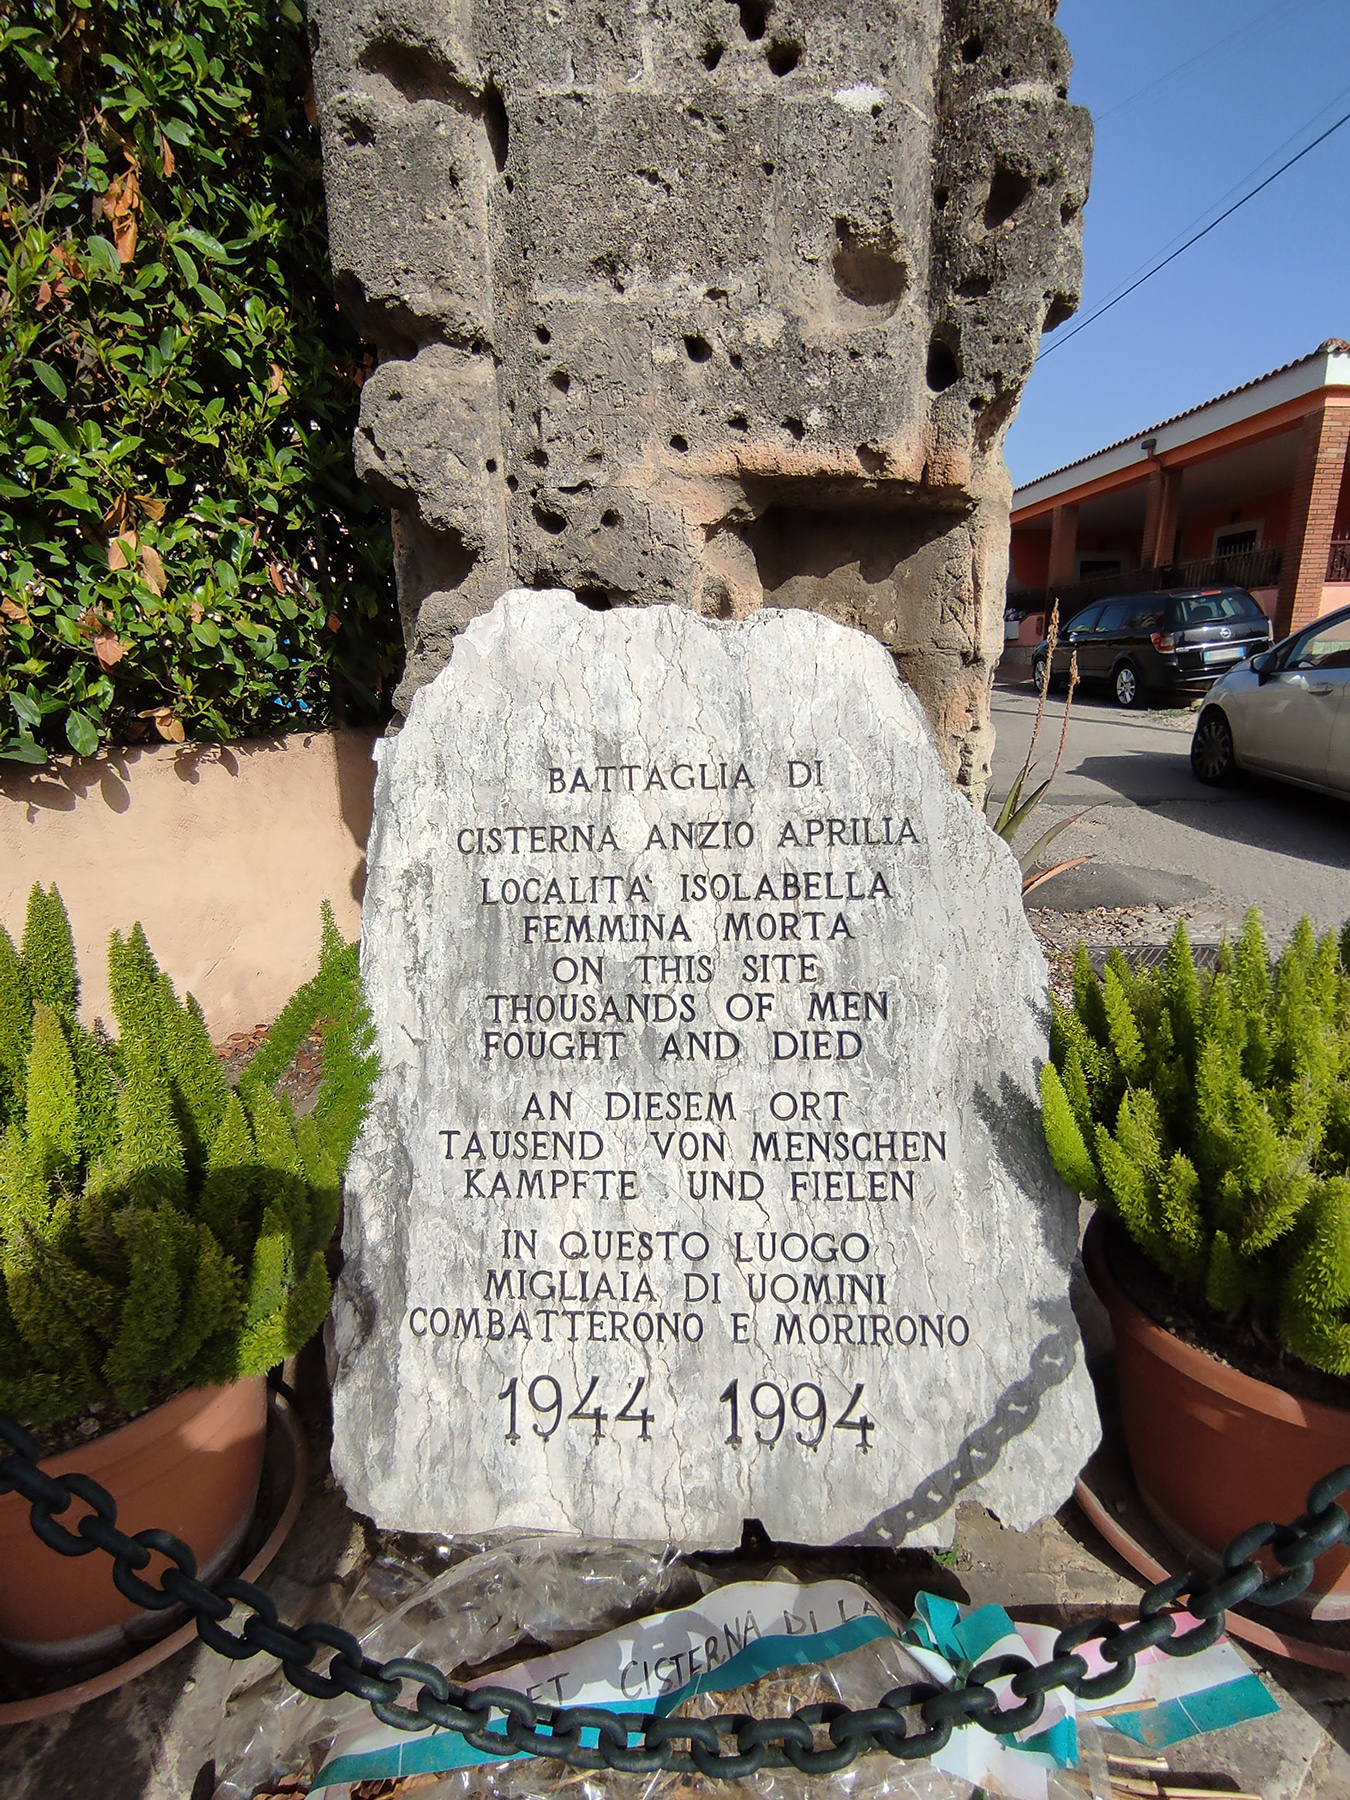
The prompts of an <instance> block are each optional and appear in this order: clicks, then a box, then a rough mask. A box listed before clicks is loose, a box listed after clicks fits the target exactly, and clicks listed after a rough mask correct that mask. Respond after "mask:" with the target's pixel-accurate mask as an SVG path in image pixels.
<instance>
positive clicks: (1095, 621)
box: [1031, 587, 1271, 706]
mask: <svg viewBox="0 0 1350 1800" xmlns="http://www.w3.org/2000/svg"><path fill="white" fill-rule="evenodd" d="M1270 635H1271V634H1270V621H1269V619H1267V617H1266V615H1265V614H1264V613H1263V612H1262V611H1261V608H1260V606H1259V605H1258V604H1257V603H1256V601H1255V600H1254V599H1253V598H1252V596H1251V594H1250V593H1248V591H1247V589H1246V588H1240V587H1217V588H1171V589H1169V590H1168V591H1167V592H1166V593H1161V594H1118V595H1117V596H1116V597H1115V598H1114V599H1111V600H1097V601H1094V603H1093V604H1092V605H1091V606H1085V607H1084V608H1083V609H1082V611H1081V612H1077V613H1075V614H1074V616H1073V617H1072V618H1071V619H1070V620H1069V622H1068V623H1067V624H1066V625H1065V626H1064V627H1063V628H1062V629H1061V631H1060V636H1059V646H1058V648H1057V649H1056V651H1055V663H1054V667H1053V668H1050V667H1049V644H1048V643H1047V642H1046V641H1045V640H1044V639H1043V640H1042V641H1041V643H1040V644H1039V645H1038V646H1037V648H1036V650H1035V651H1034V653H1033V655H1032V659H1031V673H1032V678H1033V679H1034V681H1035V683H1036V687H1037V689H1038V690H1039V689H1040V688H1041V687H1042V686H1043V685H1044V683H1045V680H1046V677H1047V675H1048V676H1049V679H1050V682H1051V685H1052V686H1054V685H1058V683H1059V682H1061V681H1062V680H1064V679H1065V678H1066V677H1067V675H1068V673H1069V658H1070V657H1071V656H1072V654H1073V653H1074V651H1077V653H1078V675H1079V679H1080V680H1081V681H1082V682H1083V683H1084V685H1085V686H1103V685H1104V686H1106V687H1109V688H1110V690H1111V692H1112V693H1113V694H1114V695H1115V698H1116V702H1117V704H1118V705H1120V706H1141V705H1142V704H1143V702H1144V697H1145V695H1146V694H1147V693H1148V692H1149V690H1150V689H1162V690H1165V691H1166V690H1170V691H1172V692H1191V693H1200V692H1203V691H1204V690H1205V689H1206V688H1208V687H1209V686H1210V685H1211V683H1213V682H1215V681H1217V680H1218V679H1219V677H1220V675H1224V674H1226V673H1227V672H1228V670H1229V669H1231V668H1232V667H1233V665H1234V664H1235V663H1239V662H1241V661H1242V660H1243V659H1244V658H1246V657H1248V656H1255V655H1256V654H1257V653H1258V652H1259V651H1261V650H1264V649H1266V648H1267V646H1268V645H1269V643H1270Z"/></svg>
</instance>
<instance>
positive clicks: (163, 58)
mask: <svg viewBox="0 0 1350 1800" xmlns="http://www.w3.org/2000/svg"><path fill="white" fill-rule="evenodd" d="M313 120H314V115H313V90H312V85H311V83H310V77H309V65H308V50H307V45H306V39H305V29H304V21H303V18H302V16H301V13H300V10H299V8H298V7H297V6H296V5H295V4H294V0H192V4H190V5H189V4H186V3H185V0H151V3H142V0H17V3H16V4H15V5H14V6H12V7H8V8H5V9H4V16H3V17H2V18H0V264H2V265H3V268H2V269H0V273H3V277H4V278H3V280H0V570H2V571H3V573H0V756H7V757H13V758H17V759H19V760H22V761H28V762H41V761H43V760H44V759H45V757H46V755H47V754H48V753H49V752H52V751H67V752H68V751H70V750H74V751H76V752H78V753H79V754H81V755H89V754H92V753H93V752H94V751H95V750H97V749H98V747H99V746H100V744H106V743H109V742H114V743H131V742H136V741H139V740H142V739H147V738H148V739H150V740H151V741H159V740H161V739H167V740H171V741H180V740H182V739H183V738H184V737H189V738H193V739H196V740H228V739H235V738H241V737H249V736H257V735H260V734H264V733H269V732H275V731H288V730H296V729H300V728H305V727H313V726H320V725H328V724H333V723H343V722H346V723H353V724H355V723H368V722H380V721H381V720H382V719H383V718H384V717H385V716H386V715H387V702H386V696H387V694H388V693H389V691H390V688H391V685H392V681H393V679H395V678H396V673H397V663H398V658H399V654H400V651H399V629H398V621H397V609H396V605H395V601H394V593H393V583H392V575H391V560H392V553H391V546H390V541H389V533H388V528H387V524H386V523H385V521H384V519H383V517H382V515H381V514H380V513H379V511H378V509H377V508H376V507H375V506H374V504H373V502H372V501H371V500H370V498H369V496H368V495H367V494H366V493H365V491H364V490H363V489H362V488H361V486H360V484H359V483H358V482H357V481H356V479H355V475H354V472H353V467H352V459H351V436H352V432H353V429H354V428H355V424H356V415H357V409H358V405H359V396H360V384H361V382H362V380H363V379H364V376H365V374H366V372H367V370H368V369H369V367H371V366H373V363H372V359H371V357H370V355H369V353H368V351H367V350H366V347H365V346H364V345H363V344H361V342H360V341H359V340H358V339H357V338H356V337H355V335H354V334H353V333H352V332H351V330H350V329H349V328H348V327H347V326H346V325H345V324H344V323H343V321H342V319H341V318H340V317H339V315H338V312H337V310H336V306H335V304H334V300H333V293H332V282H331V273H330V268H329V262H328V249H327V240H326V227H325V214H324V205H323V190H322V182H321V175H320V165H319V147H318V133H317V130H316V127H315V124H314V122H313ZM44 998H46V996H44ZM49 1003H50V1004H55V1002H54V1001H49ZM5 1053H6V1049H5V1045H4V1042H3V1023H2V1022H0V1057H3V1056H4V1055H5Z"/></svg>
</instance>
